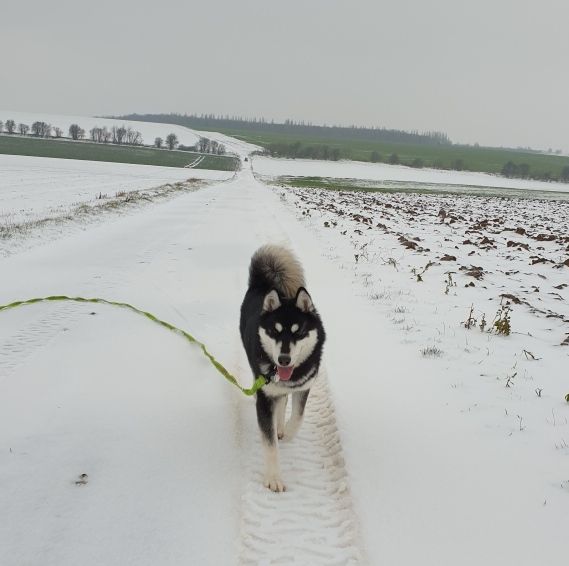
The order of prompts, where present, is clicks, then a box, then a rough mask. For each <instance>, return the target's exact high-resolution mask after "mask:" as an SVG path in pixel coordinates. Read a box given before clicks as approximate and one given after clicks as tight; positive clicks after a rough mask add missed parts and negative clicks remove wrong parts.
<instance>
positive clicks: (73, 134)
mask: <svg viewBox="0 0 569 566" xmlns="http://www.w3.org/2000/svg"><path fill="white" fill-rule="evenodd" d="M81 132H83V136H84V135H85V130H83V129H82V128H81V127H80V126H79V124H71V126H69V137H70V138H71V139H72V140H78V139H79V138H81V137H83V136H81V135H80V134H81Z"/></svg>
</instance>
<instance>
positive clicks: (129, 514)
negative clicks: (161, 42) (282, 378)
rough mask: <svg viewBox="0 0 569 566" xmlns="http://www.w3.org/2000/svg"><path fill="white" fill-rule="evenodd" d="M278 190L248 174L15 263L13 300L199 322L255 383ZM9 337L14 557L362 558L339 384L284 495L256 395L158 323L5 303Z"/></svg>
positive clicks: (6, 459)
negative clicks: (267, 466)
mask: <svg viewBox="0 0 569 566" xmlns="http://www.w3.org/2000/svg"><path fill="white" fill-rule="evenodd" d="M276 203H277V200H276V198H275V196H274V195H272V194H271V193H269V192H268V191H267V190H266V189H265V188H264V187H262V186H260V185H258V184H257V183H256V182H255V181H254V179H253V177H252V175H251V173H250V171H248V170H246V171H244V172H243V173H242V174H241V175H240V176H239V177H238V178H237V179H236V180H235V181H233V182H226V183H223V184H220V185H217V186H215V187H209V188H206V189H203V190H201V191H198V192H196V193H192V194H189V195H184V196H183V197H180V198H177V199H175V200H174V201H171V202H167V203H162V204H158V205H156V206H154V207H150V208H149V209H147V210H144V211H142V212H141V213H140V214H138V215H135V216H133V217H128V218H124V219H123V220H121V221H120V222H115V223H113V224H112V225H105V224H103V225H100V226H97V227H94V228H91V229H90V230H89V231H87V232H85V233H83V234H80V235H78V236H74V237H73V238H68V239H63V240H60V241H58V242H53V243H52V244H48V245H44V246H41V248H36V249H35V250H31V251H28V252H25V253H22V254H19V255H14V256H13V257H11V258H9V259H5V260H4V261H3V262H2V264H1V267H0V269H1V270H2V276H3V284H2V301H6V302H8V301H10V300H12V299H15V298H17V297H24V296H25V297H31V296H38V295H47V294H52V293H69V294H80V295H97V296H103V297H109V298H113V299H116V300H128V301H129V302H131V303H133V304H135V305H140V306H141V307H143V308H146V309H148V310H150V311H152V312H155V313H156V314H158V315H159V316H161V317H162V318H164V319H166V320H169V321H171V322H173V323H174V324H178V325H179V326H181V327H184V328H187V329H188V330H190V331H191V332H193V333H195V334H196V335H197V336H198V337H200V338H201V339H203V340H204V341H205V342H206V343H208V344H209V345H211V348H212V349H213V350H214V351H215V354H216V356H218V357H219V358H220V359H221V360H224V361H225V362H226V363H227V364H228V366H229V367H230V369H233V370H234V371H237V372H238V375H239V376H240V378H241V380H242V381H243V382H249V380H250V376H249V370H248V369H247V367H246V363H245V359H244V356H243V354H242V352H241V346H240V344H239V339H238V333H237V321H238V308H239V305H240V300H241V298H242V294H243V291H244V286H245V282H246V276H247V267H248V261H249V258H250V256H251V253H252V251H254V249H256V247H257V246H258V245H259V244H260V243H263V242H265V241H267V240H271V241H287V235H286V232H285V231H284V230H283V227H282V226H281V225H280V223H279V220H278V214H277V211H275V210H274V207H275V204H276ZM277 206H278V204H277ZM310 271H311V270H310V267H308V276H309V277H310ZM0 343H1V350H0V351H1V352H2V355H1V356H0V390H1V395H0V430H1V431H2V432H0V443H1V447H2V449H1V454H0V486H2V488H1V489H0V509H2V522H1V523H0V541H1V543H2V544H0V563H1V564H3V565H6V566H8V565H10V566H11V565H14V566H15V565H16V564H23V563H26V564H40V563H41V564H42V566H43V565H47V564H54V565H55V564H57V565H61V564H77V563H81V564H180V563H182V562H187V563H196V564H197V563H199V564H232V563H243V564H260V563H265V562H267V561H268V562H270V563H273V562H272V561H273V560H275V559H279V560H281V561H282V562H283V563H286V562H287V561H289V562H290V560H291V559H293V560H294V562H295V563H297V564H347V563H351V562H353V561H355V560H357V559H358V557H360V556H361V549H360V547H359V537H358V529H357V523H356V519H355V515H354V513H353V509H352V506H351V499H350V494H349V486H348V482H347V477H346V472H345V469H344V467H343V458H342V453H341V445H340V442H339V437H338V434H337V430H336V425H335V420H334V411H333V408H332V404H331V401H330V399H329V397H328V394H327V388H326V384H325V382H323V383H322V384H321V385H320V386H319V388H318V389H317V391H316V392H315V394H314V399H313V400H312V402H311V403H309V407H308V413H307V418H306V423H305V427H304V428H303V430H302V431H301V434H300V436H299V438H298V439H297V440H296V441H295V442H292V443H291V444H290V445H288V446H285V447H284V448H283V472H284V474H285V478H286V479H287V482H288V488H289V489H288V491H287V493H285V494H280V495H279V494H273V493H270V492H268V491H267V490H265V488H263V487H262V485H261V482H260V470H261V468H260V464H261V450H260V448H261V447H260V443H259V440H258V432H257V429H256V423H255V416H254V407H253V403H252V401H251V400H250V399H245V398H242V397H241V396H240V394H239V393H238V391H237V390H234V389H233V388H231V387H228V385H227V384H226V383H225V381H224V380H223V379H222V378H220V377H219V376H218V375H217V374H216V373H215V372H214V371H213V370H212V369H211V368H210V367H209V366H208V365H207V363H206V362H204V361H203V360H202V359H201V358H200V356H199V353H198V352H197V351H193V352H192V350H191V348H188V345H187V344H186V343H185V342H184V341H182V340H179V339H177V338H176V337H175V336H172V335H170V334H168V333H167V332H165V331H164V330H162V329H160V328H158V327H156V328H155V327H154V326H153V325H151V324H149V323H148V322H146V321H145V320H144V319H139V318H137V317H136V316H134V315H131V314H129V313H125V312H121V311H118V312H117V311H115V310H113V309H109V308H105V307H98V306H97V307H93V306H81V305H73V304H67V305H40V306H34V307H30V308H23V309H20V310H16V311H10V312H6V313H3V316H2V319H1V320H0ZM81 474H87V477H86V478H85V481H86V484H84V483H82V480H81V479H80V476H81ZM76 482H80V483H76ZM8 517H9V518H10V520H5V519H6V518H8ZM238 557H239V558H238ZM277 563H278V562H277Z"/></svg>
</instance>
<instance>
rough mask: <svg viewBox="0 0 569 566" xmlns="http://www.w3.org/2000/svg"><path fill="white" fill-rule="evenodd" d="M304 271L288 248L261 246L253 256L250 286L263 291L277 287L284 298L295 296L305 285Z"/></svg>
mask: <svg viewBox="0 0 569 566" xmlns="http://www.w3.org/2000/svg"><path fill="white" fill-rule="evenodd" d="M304 286H305V283H304V271H303V269H302V266H301V265H300V262H299V261H298V259H296V257H295V256H294V254H293V253H292V252H291V251H290V250H289V249H287V248H284V247H282V246H275V245H270V244H269V245H266V246H262V247H260V248H259V249H258V250H257V251H256V252H255V253H254V254H253V257H252V258H251V265H250V267H249V287H257V288H261V289H262V290H263V291H265V290H266V291H268V290H270V289H273V288H274V289H276V290H277V291H278V292H279V294H280V295H281V296H282V297H284V298H293V297H295V296H296V292H297V291H298V289H299V288H300V287H304Z"/></svg>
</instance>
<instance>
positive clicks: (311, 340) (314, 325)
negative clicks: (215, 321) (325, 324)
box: [259, 287, 318, 381]
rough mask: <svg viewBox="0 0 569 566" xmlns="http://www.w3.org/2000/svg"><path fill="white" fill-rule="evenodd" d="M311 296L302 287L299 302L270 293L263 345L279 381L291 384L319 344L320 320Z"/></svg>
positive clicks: (263, 322)
mask: <svg viewBox="0 0 569 566" xmlns="http://www.w3.org/2000/svg"><path fill="white" fill-rule="evenodd" d="M315 312H316V311H315V309H314V305H313V304H312V299H311V298H310V295H309V294H308V292H307V291H306V289H304V288H303V287H301V288H300V289H299V290H298V293H297V295H296V298H295V299H281V298H280V297H279V295H278V293H277V292H276V291H275V290H273V291H270V292H269V293H267V295H266V296H265V300H264V302H263V310H262V313H261V320H260V325H259V337H260V339H261V345H262V347H263V350H264V351H265V353H266V354H267V356H268V357H269V358H270V359H271V360H272V362H273V363H274V364H275V366H276V367H277V374H278V377H279V379H281V380H283V381H288V380H289V379H290V378H291V377H292V374H293V372H294V368H295V367H297V366H299V365H300V364H301V363H302V362H304V361H305V360H306V359H307V358H308V357H309V356H310V354H311V353H312V352H313V351H314V348H315V347H316V344H317V343H318V319H317V318H316V316H315Z"/></svg>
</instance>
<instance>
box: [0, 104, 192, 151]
mask: <svg viewBox="0 0 569 566" xmlns="http://www.w3.org/2000/svg"><path fill="white" fill-rule="evenodd" d="M10 119H11V120H14V121H15V122H16V124H20V123H23V124H27V125H28V126H30V127H31V125H32V124H33V123H34V122H46V123H48V124H51V125H52V126H53V127H59V128H61V129H62V130H63V135H64V136H68V135H69V133H68V132H69V126H70V125H71V124H79V126H80V127H81V128H83V129H84V130H85V136H86V137H87V138H89V130H91V129H92V128H94V127H96V126H98V127H101V128H103V127H105V126H106V128H107V129H108V130H110V129H111V128H112V127H113V126H122V125H126V126H130V127H131V128H132V129H133V130H136V131H138V132H140V133H141V135H142V140H143V143H145V144H146V145H152V144H154V140H155V139H156V138H157V137H161V138H162V139H165V138H166V136H167V135H168V134H170V133H174V134H176V136H178V141H179V142H180V143H181V144H182V145H188V146H192V145H195V144H196V142H197V141H198V139H199V136H198V135H197V134H196V133H195V132H194V131H193V130H190V129H188V128H184V127H183V126H176V125H173V124H155V123H153V122H136V121H134V120H115V119H110V118H95V117H93V116H67V115H65V114H48V113H46V114H43V113H41V112H14V111H11V110H0V120H2V121H3V122H4V123H5V122H6V120H10Z"/></svg>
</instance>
